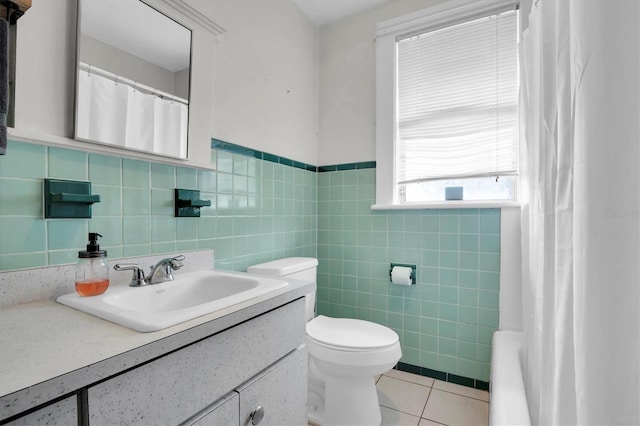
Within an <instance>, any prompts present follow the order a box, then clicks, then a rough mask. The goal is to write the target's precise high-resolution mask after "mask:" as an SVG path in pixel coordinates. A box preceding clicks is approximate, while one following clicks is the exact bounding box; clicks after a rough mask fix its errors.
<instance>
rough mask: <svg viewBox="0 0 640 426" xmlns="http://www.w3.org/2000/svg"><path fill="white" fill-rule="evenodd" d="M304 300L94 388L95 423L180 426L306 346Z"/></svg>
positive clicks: (92, 417)
mask: <svg viewBox="0 0 640 426" xmlns="http://www.w3.org/2000/svg"><path fill="white" fill-rule="evenodd" d="M304 310H305V303H304V299H298V300H296V301H294V302H291V303H289V304H287V305H284V306H282V307H280V308H278V309H275V310H273V311H270V312H267V313H265V314H263V315H260V316H258V317H255V318H253V319H251V320H249V321H247V322H245V323H242V324H239V325H237V326H235V327H233V328H230V329H228V330H225V331H223V332H221V333H218V334H216V335H214V336H211V337H209V338H206V339H204V340H202V341H200V342H197V343H194V344H192V345H190V346H187V347H185V348H182V349H180V350H178V351H175V352H173V353H170V354H168V355H166V356H163V357H161V358H158V359H156V360H154V361H152V362H149V363H147V364H144V365H142V366H140V367H138V368H135V369H133V370H131V371H128V372H126V373H124V374H121V375H119V376H116V377H113V378H111V379H109V380H107V381H105V382H102V383H100V384H98V385H96V386H93V387H91V388H89V418H90V422H91V423H92V424H113V423H119V424H136V423H138V424H179V423H181V422H183V421H185V420H187V419H189V418H191V417H192V416H193V415H194V414H195V413H197V412H199V411H201V410H202V409H204V408H205V407H207V406H208V405H210V404H212V403H213V402H214V401H216V400H218V399H220V398H221V397H222V396H224V395H226V394H227V393H229V392H230V391H232V390H233V389H234V388H235V387H237V386H239V385H240V384H242V383H243V382H245V381H247V380H248V379H249V378H251V377H252V376H254V375H256V374H258V373H259V372H260V371H262V370H264V369H265V368H267V367H268V366H269V365H271V364H273V363H274V362H276V361H277V360H278V359H280V358H282V357H283V356H285V355H286V354H287V353H289V352H291V351H292V350H294V349H295V348H297V347H298V346H300V345H301V344H302V343H303V341H304V327H305V321H304Z"/></svg>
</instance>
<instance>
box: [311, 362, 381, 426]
mask: <svg viewBox="0 0 640 426" xmlns="http://www.w3.org/2000/svg"><path fill="white" fill-rule="evenodd" d="M312 371H313V368H312V369H310V371H309V373H310V374H309V399H308V403H307V414H308V419H309V422H311V423H313V424H316V425H319V426H339V425H349V426H378V425H380V422H381V420H382V417H381V414H380V405H379V403H378V393H377V391H376V385H375V380H374V377H373V376H371V377H333V376H328V375H322V376H323V379H324V380H320V379H318V378H317V377H316V375H315V374H313V373H312Z"/></svg>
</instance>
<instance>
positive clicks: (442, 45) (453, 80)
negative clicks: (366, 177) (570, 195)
mask: <svg viewBox="0 0 640 426" xmlns="http://www.w3.org/2000/svg"><path fill="white" fill-rule="evenodd" d="M517 66H518V65H517V13H516V11H515V10H513V11H509V12H504V13H501V14H498V15H493V16H488V17H485V18H481V19H477V20H474V21H471V22H466V23H463V24H459V25H455V26H450V27H447V28H443V29H438V30H434V31H430V32H426V33H423V34H420V35H416V36H412V37H408V38H405V39H401V40H399V41H398V42H397V88H396V89H397V111H396V113H397V127H396V146H395V150H394V151H395V155H394V156H395V167H394V169H395V182H396V183H397V184H402V183H411V182H420V181H427V180H434V179H447V178H455V177H458V178H460V177H479V176H499V175H509V174H516V173H517V165H518V140H517V138H518V129H517V97H518V94H517V93H518V72H517Z"/></svg>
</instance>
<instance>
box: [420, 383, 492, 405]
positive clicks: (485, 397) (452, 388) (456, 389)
mask: <svg viewBox="0 0 640 426" xmlns="http://www.w3.org/2000/svg"><path fill="white" fill-rule="evenodd" d="M433 388H434V389H440V390H443V391H446V392H451V393H457V394H458V395H462V396H468V397H469V398H475V399H479V400H481V401H489V392H487V391H483V390H480V389H473V388H470V387H468V386H462V385H456V384H455V383H449V382H443V381H441V380H436V381H435V383H434V384H433Z"/></svg>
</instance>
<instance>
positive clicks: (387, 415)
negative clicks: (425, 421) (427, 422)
mask: <svg viewBox="0 0 640 426" xmlns="http://www.w3.org/2000/svg"><path fill="white" fill-rule="evenodd" d="M380 414H382V423H381V426H417V425H418V422H419V421H420V417H416V416H412V415H411V414H407V413H403V412H401V411H396V410H392V409H391V408H387V407H382V406H381V407H380Z"/></svg>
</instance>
